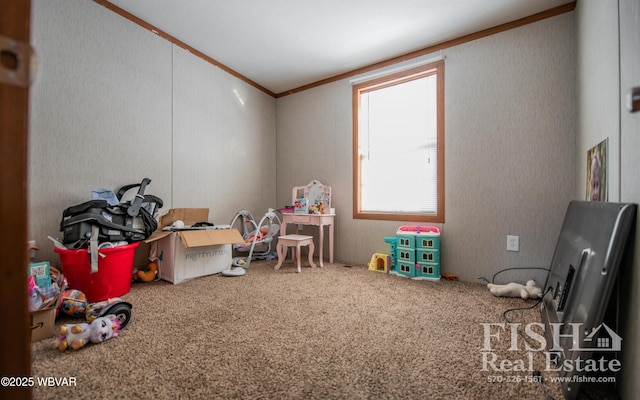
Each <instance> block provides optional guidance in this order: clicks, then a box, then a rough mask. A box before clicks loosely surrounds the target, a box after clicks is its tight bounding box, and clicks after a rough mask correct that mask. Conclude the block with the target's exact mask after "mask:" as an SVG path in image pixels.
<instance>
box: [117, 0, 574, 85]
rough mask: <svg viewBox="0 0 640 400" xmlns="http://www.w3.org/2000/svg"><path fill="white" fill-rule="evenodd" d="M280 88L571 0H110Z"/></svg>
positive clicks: (255, 79)
mask: <svg viewBox="0 0 640 400" xmlns="http://www.w3.org/2000/svg"><path fill="white" fill-rule="evenodd" d="M108 2H109V3H111V4H112V5H115V6H117V7H119V8H121V9H122V10H125V11H127V12H128V13H130V14H132V15H134V16H135V17H137V18H139V19H141V20H143V21H144V22H146V23H148V24H150V25H152V26H153V27H155V28H157V29H159V30H160V31H162V32H164V33H166V34H168V35H170V36H172V37H174V38H176V39H178V40H179V41H181V42H183V43H185V44H187V45H188V46H189V47H192V48H193V49H195V50H197V51H199V52H201V53H203V54H205V55H206V56H208V57H210V58H212V59H214V60H215V61H217V62H218V63H220V64H223V65H224V66H226V67H228V68H229V69H231V70H233V71H235V72H236V73H238V74H240V75H242V76H244V77H246V78H247V79H249V80H251V81H253V82H255V83H256V84H258V85H259V86H262V87H263V88H265V89H267V90H268V91H270V92H272V93H274V94H278V93H283V92H287V91H290V90H293V89H296V88H299V87H301V86H304V85H308V84H312V83H314V82H317V81H320V80H323V79H327V78H331V77H333V76H336V75H340V74H343V73H347V72H349V71H353V70H357V69H360V68H363V67H366V66H369V65H372V64H376V63H379V62H383V61H386V60H390V59H393V58H395V57H399V56H402V55H404V54H408V53H411V52H414V51H419V50H422V49H426V48H428V47H430V46H433V45H437V44H440V43H443V42H446V41H448V40H452V39H456V38H459V37H461V36H464V35H467V34H471V33H475V32H478V31H481V30H484V29H488V28H492V27H495V26H498V25H501V24H504V23H508V22H512V21H515V20H518V19H520V18H524V17H528V16H531V15H533V14H536V13H539V12H543V11H547V10H549V9H552V8H554V7H558V6H561V5H564V4H567V3H572V2H573V0H322V1H315V2H311V1H303V0H269V1H267V0H240V1H237V0H236V1H233V0H227V1H224V0H185V1H175V0H136V1H131V0H109V1H108Z"/></svg>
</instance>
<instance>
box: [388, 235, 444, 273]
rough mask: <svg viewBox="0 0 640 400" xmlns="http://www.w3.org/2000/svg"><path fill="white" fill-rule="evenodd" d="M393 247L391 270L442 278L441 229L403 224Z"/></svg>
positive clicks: (391, 243)
mask: <svg viewBox="0 0 640 400" xmlns="http://www.w3.org/2000/svg"><path fill="white" fill-rule="evenodd" d="M384 241H385V242H386V243H389V245H390V246H391V251H390V254H389V260H390V268H389V272H390V273H395V274H398V275H402V276H407V277H410V278H414V279H432V280H438V279H440V230H439V229H438V228H436V227H433V226H401V227H400V228H398V230H397V232H396V236H395V238H384Z"/></svg>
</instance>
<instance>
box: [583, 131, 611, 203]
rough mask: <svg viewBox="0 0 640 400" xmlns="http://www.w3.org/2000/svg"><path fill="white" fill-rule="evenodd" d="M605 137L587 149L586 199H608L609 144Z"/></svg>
mask: <svg viewBox="0 0 640 400" xmlns="http://www.w3.org/2000/svg"><path fill="white" fill-rule="evenodd" d="M608 142H609V139H608V138H607V139H605V140H603V141H602V142H600V143H598V144H597V145H596V146H594V147H592V148H591V149H589V150H587V190H586V197H585V200H587V201H608V200H609V196H608V190H607V162H608V158H607V145H608Z"/></svg>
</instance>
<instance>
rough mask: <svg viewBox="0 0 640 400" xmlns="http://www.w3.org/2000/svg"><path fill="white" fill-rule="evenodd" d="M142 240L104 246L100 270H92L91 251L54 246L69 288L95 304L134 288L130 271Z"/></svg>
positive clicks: (99, 262)
mask: <svg viewBox="0 0 640 400" xmlns="http://www.w3.org/2000/svg"><path fill="white" fill-rule="evenodd" d="M139 244H140V243H139V242H134V243H131V244H128V245H125V246H117V247H111V248H103V249H100V250H99V251H98V252H99V253H100V254H103V255H104V257H101V256H99V257H98V272H96V273H93V274H92V273H91V257H90V255H89V251H88V250H86V249H82V250H65V249H59V248H57V247H56V248H54V249H53V251H55V252H56V253H58V254H59V255H60V265H61V267H62V274H63V275H64V276H65V278H67V282H68V284H69V288H71V289H77V290H79V291H81V292H82V293H84V294H85V295H86V296H87V301H89V302H90V303H95V302H98V301H103V300H108V299H110V298H113V297H118V296H122V295H124V294H127V293H129V290H131V273H132V271H133V257H134V254H135V249H136V247H138V245H139Z"/></svg>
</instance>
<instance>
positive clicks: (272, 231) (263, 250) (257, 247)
mask: <svg viewBox="0 0 640 400" xmlns="http://www.w3.org/2000/svg"><path fill="white" fill-rule="evenodd" d="M237 221H239V222H240V224H241V226H240V229H239V231H240V233H241V234H242V237H243V239H244V243H239V244H235V245H234V246H233V249H234V250H236V251H238V252H248V253H249V255H248V256H247V257H234V258H233V262H232V264H233V266H235V267H243V268H244V269H248V268H249V266H250V265H251V260H264V259H267V258H269V257H271V256H272V254H271V253H272V251H273V248H272V243H273V242H274V240H273V239H274V238H275V237H276V236H277V235H278V233H279V232H280V226H281V225H282V221H281V220H280V218H279V217H278V215H277V214H276V212H275V211H274V210H273V208H270V209H269V210H268V211H267V213H266V214H265V215H264V216H263V217H262V219H260V221H259V222H256V219H255V218H254V217H253V215H251V213H250V212H249V211H247V210H242V211H239V212H238V214H236V216H235V217H234V218H233V220H232V221H231V227H232V228H233V227H234V225H235V224H236V222H237Z"/></svg>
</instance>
